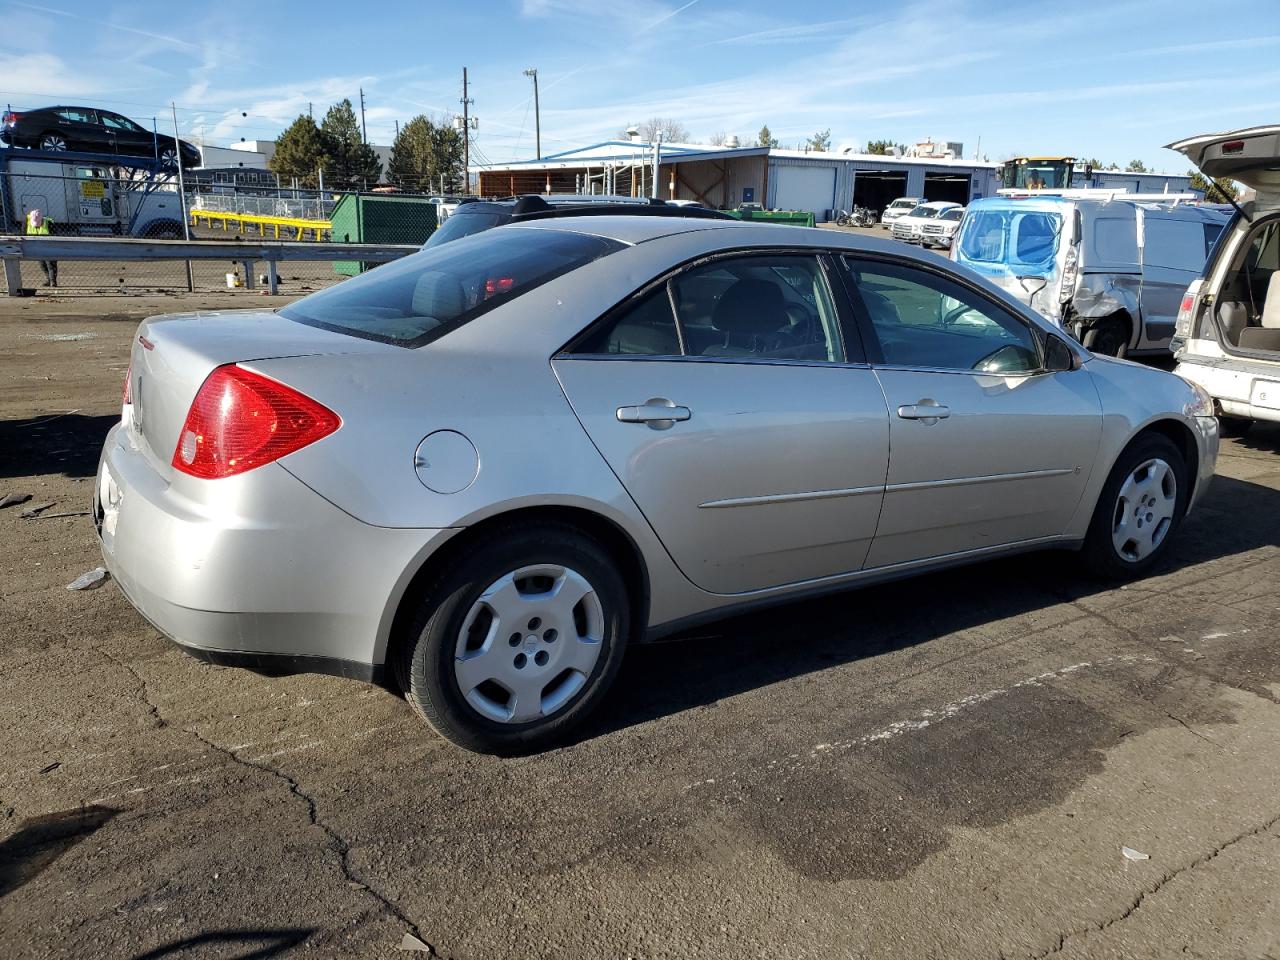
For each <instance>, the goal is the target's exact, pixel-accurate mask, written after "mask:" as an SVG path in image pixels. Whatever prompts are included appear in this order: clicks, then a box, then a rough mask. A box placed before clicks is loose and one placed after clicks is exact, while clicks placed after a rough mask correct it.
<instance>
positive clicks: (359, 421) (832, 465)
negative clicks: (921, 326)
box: [95, 217, 1217, 676]
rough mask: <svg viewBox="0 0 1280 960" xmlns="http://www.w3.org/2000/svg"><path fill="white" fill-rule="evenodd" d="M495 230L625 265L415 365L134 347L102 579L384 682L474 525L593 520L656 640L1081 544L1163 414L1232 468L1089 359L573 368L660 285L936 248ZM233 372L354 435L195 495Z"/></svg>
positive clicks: (172, 630) (635, 363)
mask: <svg viewBox="0 0 1280 960" xmlns="http://www.w3.org/2000/svg"><path fill="white" fill-rule="evenodd" d="M497 230H501V231H514V230H526V231H527V230H582V231H586V232H591V233H593V234H600V235H604V236H610V237H613V238H614V239H617V240H620V241H622V242H624V243H627V244H630V246H628V247H626V248H624V249H622V250H620V251H618V252H616V253H613V254H610V255H609V256H607V257H604V258H602V259H600V260H597V261H595V262H592V263H589V264H587V265H586V266H584V267H582V268H580V269H578V270H575V271H572V272H570V273H568V274H565V275H563V276H561V277H559V278H557V279H555V280H552V281H550V282H548V283H545V284H543V285H542V286H539V287H536V288H534V289H531V290H530V291H528V292H527V293H525V294H524V295H523V296H520V297H518V298H515V299H514V300H512V301H511V302H509V303H506V304H504V305H502V306H499V307H496V308H494V309H492V310H490V311H489V312H487V313H484V314H483V315H481V316H479V317H477V318H475V319H474V320H472V321H471V322H469V323H467V324H466V325H464V326H462V327H460V328H459V329H457V330H454V331H453V332H451V333H449V334H448V335H447V336H445V337H443V338H442V339H440V340H437V341H436V342H433V343H431V344H429V345H427V346H424V347H421V348H418V349H405V348H402V347H398V346H391V345H388V344H385V343H380V342H375V341H371V340H364V339H360V338H357V337H349V336H345V335H341V334H331V333H328V332H326V331H322V330H317V329H314V328H311V327H308V326H303V325H301V324H297V323H294V322H293V321H288V320H285V319H284V318H281V317H278V316H275V315H272V314H269V313H262V314H226V315H220V316H209V317H190V316H188V317H176V318H155V319H152V320H149V321H147V322H146V323H145V324H144V325H143V326H142V327H141V328H140V334H141V336H142V337H143V338H144V339H146V340H147V342H148V343H150V344H151V348H150V349H148V348H147V346H146V345H145V344H143V343H141V342H137V343H135V347H134V352H133V360H134V364H135V368H136V369H135V380H134V389H135V390H137V385H138V379H137V376H138V373H139V372H140V373H141V378H142V385H141V395H142V398H143V402H142V404H141V407H140V411H141V421H142V422H141V425H140V426H139V425H138V424H136V423H133V422H132V419H133V415H134V414H135V413H137V412H138V410H137V408H135V409H134V410H132V411H131V408H130V407H128V406H127V407H126V408H125V411H126V412H125V416H124V420H123V422H122V424H121V425H119V426H117V427H116V428H114V429H113V430H112V432H111V434H110V436H109V437H108V442H107V444H106V447H105V448H104V451H103V460H102V466H101V469H100V474H99V482H98V490H97V497H96V499H97V500H98V501H99V504H98V506H97V507H96V508H95V511H96V514H97V519H98V521H99V526H100V529H101V531H102V533H101V537H102V545H103V553H104V557H105V558H106V562H107V565H108V567H109V568H110V569H111V571H112V572H113V574H115V575H116V577H117V578H118V580H119V581H120V583H121V586H122V587H123V588H124V589H125V591H126V592H127V593H128V594H129V596H130V597H131V598H132V599H133V601H134V603H135V604H136V605H137V606H138V607H139V608H140V609H141V610H142V611H143V613H144V614H145V615H146V616H147V617H148V618H149V619H151V620H152V622H153V623H154V624H156V626H157V627H158V628H159V629H160V630H162V631H163V632H165V633H166V634H168V635H170V636H171V637H173V638H174V639H175V640H178V641H179V642H181V643H183V644H185V645H187V646H189V647H196V648H203V649H204V650H206V651H207V650H221V651H232V652H239V653H252V654H270V655H275V656H294V657H303V658H305V657H310V658H314V659H316V660H317V661H318V660H320V659H328V660H331V661H333V662H335V663H339V664H345V665H346V666H344V667H342V668H341V669H340V670H339V672H351V673H354V674H355V675H361V676H365V675H373V674H374V673H376V672H377V668H378V667H379V666H380V665H381V664H382V663H383V661H384V660H385V658H386V654H387V647H388V643H389V640H390V637H391V633H392V627H393V623H394V620H395V616H396V613H397V611H398V610H399V609H400V605H401V602H402V600H403V598H404V595H405V591H406V589H407V588H408V586H409V585H410V582H411V581H412V578H413V577H414V575H415V574H416V573H417V572H418V570H419V569H420V568H421V567H422V565H423V564H424V563H426V562H427V561H429V560H430V558H431V557H432V556H433V555H434V553H435V552H436V551H437V550H438V549H439V548H440V547H441V546H442V545H444V544H446V543H448V542H449V541H450V540H451V539H453V538H454V537H457V536H458V535H459V534H460V533H461V532H462V531H463V530H464V529H465V528H467V527H470V526H473V525H475V524H478V523H481V522H485V521H488V520H492V519H494V518H498V517H501V516H506V515H509V514H512V513H518V512H520V511H524V510H529V509H545V508H548V507H556V508H560V509H571V510H578V511H583V512H585V513H589V514H591V515H592V516H594V517H598V518H600V519H601V520H603V521H605V522H608V523H609V524H611V525H613V526H614V527H615V528H616V529H617V530H618V531H620V533H621V534H623V535H624V536H625V537H626V539H627V540H629V541H630V543H632V544H633V545H634V546H635V548H636V551H637V553H638V555H639V556H640V558H642V561H643V565H644V573H645V579H646V581H647V597H646V598H645V599H646V602H647V623H648V632H649V634H650V635H657V634H661V633H664V632H668V631H670V630H674V629H676V628H677V627H679V626H680V625H681V624H687V623H690V622H693V621H695V620H697V619H699V618H707V617H712V616H716V615H718V614H719V613H721V612H724V611H726V610H728V609H730V608H733V607H736V606H739V605H742V604H745V603H754V602H774V601H780V600H784V599H788V598H793V597H798V596H803V595H807V594H810V593H813V592H817V591H823V590H828V589H834V588H838V587H841V586H844V585H847V584H853V583H859V582H873V581H877V580H882V579H886V578H889V577H894V576H903V575H906V574H908V573H911V572H914V571H917V570H919V569H924V568H934V567H940V566H946V565H950V564H954V563H959V562H968V561H971V560H975V559H980V558H982V557H986V556H991V555H993V554H996V553H1001V552H1011V551H1017V550H1024V549H1030V548H1034V547H1043V546H1051V545H1070V544H1072V543H1077V542H1079V541H1080V540H1081V539H1083V537H1084V535H1085V532H1086V530H1087V527H1088V521H1089V517H1090V516H1091V514H1092V510H1093V505H1094V503H1095V502H1096V499H1097V496H1098V493H1099V491H1100V489H1101V485H1102V484H1103V482H1104V481H1105V478H1106V474H1107V471H1108V470H1109V467H1110V464H1111V462H1112V461H1113V460H1114V459H1115V457H1116V456H1117V455H1118V454H1119V452H1120V450H1122V449H1123V447H1124V445H1125V444H1126V443H1128V442H1129V440H1131V439H1132V437H1133V436H1134V434H1135V433H1136V432H1137V431H1139V430H1140V429H1142V428H1143V427H1144V426H1146V425H1148V424H1150V423H1152V422H1154V421H1156V420H1163V421H1170V420H1173V421H1177V422H1181V423H1183V424H1185V425H1186V426H1187V427H1188V428H1189V429H1190V430H1192V431H1193V433H1194V435H1195V436H1196V438H1197V439H1196V443H1197V446H1198V449H1199V452H1200V458H1199V473H1200V474H1201V475H1202V476H1208V475H1209V474H1210V473H1211V472H1212V465H1213V457H1214V455H1215V453H1216V442H1217V441H1216V425H1215V426H1214V427H1212V428H1211V427H1210V426H1208V425H1207V424H1214V421H1212V419H1211V418H1210V419H1209V420H1208V421H1207V424H1206V422H1205V421H1204V420H1202V419H1198V418H1196V417H1195V416H1193V415H1190V414H1188V413H1186V412H1185V411H1187V410H1190V409H1191V406H1192V405H1193V404H1194V401H1195V394H1194V392H1193V391H1192V388H1191V387H1190V386H1189V385H1187V384H1186V383H1185V382H1183V381H1181V380H1179V379H1177V378H1175V377H1171V376H1169V375H1168V374H1164V373H1160V372H1158V371H1153V370H1148V369H1146V368H1142V367H1136V366H1133V365H1130V364H1124V363H1109V362H1106V361H1103V360H1100V359H1090V355H1089V354H1088V353H1087V352H1086V351H1084V350H1083V349H1082V348H1080V347H1079V346H1078V345H1074V344H1071V345H1069V349H1071V350H1072V351H1073V352H1074V353H1075V354H1076V356H1077V360H1078V364H1079V368H1078V369H1075V370H1072V371H1066V372H1063V373H1058V374H1042V375H1037V376H1032V377H1022V378H1004V377H992V376H979V375H975V374H956V373H954V372H952V373H948V374H945V375H943V374H938V375H936V376H935V375H934V374H931V373H929V372H927V371H926V372H922V371H907V370H895V369H891V368H888V367H881V368H878V369H877V368H876V367H874V366H868V365H865V364H857V363H850V364H815V363H807V362H795V361H782V362H742V361H738V360H734V359H732V358H716V359H711V358H685V359H679V360H668V361H660V360H654V359H651V358H636V359H634V360H626V359H621V358H617V359H610V360H595V361H591V360H585V359H577V358H571V357H568V356H566V355H564V354H563V349H564V346H565V344H567V343H568V342H569V341H570V340H571V339H572V338H574V337H575V336H576V335H577V334H578V333H579V332H580V331H581V330H583V329H584V328H585V327H586V326H588V325H589V324H590V323H591V322H592V321H594V320H595V319H596V318H597V317H599V316H600V315H601V314H602V313H604V312H605V311H606V310H608V309H609V308H611V307H612V306H614V305H615V304H617V303H619V302H621V301H623V300H624V299H626V298H627V297H629V296H630V295H631V294H632V293H633V292H634V291H636V290H637V289H639V288H641V287H643V286H644V285H645V284H647V283H649V282H651V281H652V280H653V279H654V278H655V277H658V276H661V275H663V274H665V273H667V272H669V271H671V270H672V269H674V268H677V267H679V266H680V265H682V264H688V263H692V262H696V261H698V260H699V259H700V258H704V257H706V256H709V255H714V254H721V253H723V252H725V251H727V250H730V249H741V250H747V251H750V250H777V249H787V250H801V251H803V250H813V251H823V250H835V251H849V252H860V253H862V254H869V255H876V256H882V257H889V258H892V259H894V260H895V261H897V262H900V263H907V264H912V263H914V264H917V265H919V266H921V267H928V268H930V269H934V270H937V269H939V268H940V267H942V266H943V262H942V261H941V260H940V259H939V258H938V257H937V256H936V255H934V254H932V253H928V252H917V251H915V250H913V249H911V248H906V247H903V246H902V245H900V244H897V243H894V242H892V241H889V240H875V239H868V238H864V237H857V236H854V235H847V234H838V233H835V232H832V231H823V230H808V229H803V228H785V229H784V228H780V227H777V226H775V225H761V224H740V223H728V222H720V221H701V220H699V221H678V220H669V219H666V220H659V219H657V218H652V219H641V218H626V217H589V218H588V217H584V218H581V219H575V220H567V219H563V220H555V221H538V222H533V223H529V224H523V225H520V226H504V227H499V228H497ZM467 242H469V241H468V240H460V241H458V243H459V244H462V243H467ZM429 255H430V254H429V253H428V254H417V255H416V256H429ZM966 282H971V281H966ZM982 289H983V290H984V291H985V293H986V295H987V296H990V297H991V298H992V299H993V300H995V301H997V302H999V303H1002V304H1003V305H1004V306H1005V307H1006V308H1007V309H1010V310H1013V311H1015V312H1017V313H1019V314H1020V315H1021V316H1023V317H1024V318H1025V319H1026V321H1027V322H1028V323H1030V324H1032V325H1034V326H1037V327H1039V328H1041V329H1042V330H1044V331H1046V332H1048V331H1051V330H1053V329H1054V328H1053V325H1052V324H1051V323H1050V322H1048V321H1046V320H1044V319H1043V318H1041V317H1038V316H1035V315H1029V314H1028V312H1027V311H1026V308H1025V307H1022V306H1021V305H1019V304H1018V303H1017V301H1015V300H1014V299H1013V298H1012V297H1010V296H1008V295H1007V294H1005V293H1002V292H1000V291H997V290H994V289H991V288H989V287H983V288H982ZM227 362H240V363H241V364H242V365H243V366H245V367H248V368H250V369H253V370H255V371H257V372H259V373H261V374H263V375H266V376H269V377H272V378H275V379H278V380H280V381H281V382H283V383H286V384H288V385H289V386H291V387H293V388H294V389H296V390H299V391H301V392H302V393H304V394H306V395H307V396H309V397H311V398H313V399H314V400H316V401H318V402H320V403H322V404H325V405H326V406H328V407H330V408H331V409H333V410H335V411H337V412H338V413H339V414H340V416H341V417H342V421H343V422H342V426H341V428H340V429H338V430H337V432H335V433H333V434H331V435H329V436H327V437H325V438H324V439H322V440H320V441H318V442H316V443H313V444H311V445H310V446H307V447H305V448H303V449H301V450H298V451H295V452H294V453H291V454H289V455H288V456H286V457H284V458H283V459H281V460H279V461H278V462H276V463H273V464H269V465H267V466H264V467H260V468H258V469H255V470H252V471H249V472H247V473H244V474H241V475H238V476H235V477H231V478H227V479H223V480H216V481H204V480H198V479H195V478H193V477H189V476H187V475H185V474H181V473H178V472H177V471H175V470H174V469H173V468H172V467H171V466H170V462H171V459H172V456H173V446H174V443H176V437H177V434H178V432H179V431H180V429H181V422H182V418H183V417H184V416H185V413H186V410H187V408H188V406H189V405H190V402H191V399H192V397H193V396H194V393H195V391H196V390H197V389H198V387H199V384H200V382H201V381H202V380H203V378H204V377H205V376H206V375H207V374H208V372H209V371H210V370H211V369H213V367H215V366H217V365H218V364H219V363H227ZM773 391H776V394H773V393H772V392H773ZM944 393H945V397H946V399H947V401H948V402H950V403H952V404H953V405H954V408H955V410H956V415H955V416H953V417H951V418H949V419H947V420H943V421H941V422H938V423H935V424H932V425H925V424H924V423H922V422H915V423H911V424H907V423H906V422H905V421H902V422H899V421H897V419H896V418H893V417H891V416H890V407H893V406H895V405H896V404H898V403H915V402H917V401H919V400H920V399H922V398H923V397H926V396H932V395H935V394H938V395H940V394H944ZM136 397H137V394H136V393H135V402H136ZM655 397H667V398H670V399H671V400H673V401H676V402H679V403H682V404H684V405H686V406H688V407H689V408H690V410H691V417H690V419H689V420H687V421H682V422H678V423H675V424H674V425H673V426H672V427H671V428H670V429H667V430H655V429H652V428H650V427H649V426H647V425H645V424H635V423H625V424H624V423H621V422H619V421H618V420H617V416H616V414H617V408H618V407H621V406H625V405H632V404H643V403H644V402H645V401H646V400H648V399H650V398H655ZM940 399H941V397H940ZM987 402H990V403H991V404H993V405H994V406H993V407H992V408H991V412H990V414H989V416H990V417H991V419H989V420H988V419H987V417H988V413H987V411H986V410H985V409H984V403H987ZM610 418H613V419H612V420H611V419H610ZM1023 418H1025V419H1023ZM442 430H448V431H453V432H455V433H457V434H461V435H462V436H463V437H466V438H467V439H468V440H469V441H470V443H471V445H473V446H474V448H475V450H476V453H477V460H478V468H477V470H476V473H475V477H474V480H473V481H472V482H471V483H470V484H469V485H466V486H465V487H464V488H463V489H460V490H459V491H458V492H456V493H451V494H441V493H438V492H435V491H433V490H431V489H429V488H428V486H426V485H425V484H424V483H423V482H422V480H420V479H419V476H418V469H419V468H420V466H421V465H420V464H419V465H417V466H415V452H416V451H417V450H418V447H419V445H420V444H421V442H422V441H423V439H424V438H425V437H427V436H428V435H430V434H433V433H435V432H437V431H442ZM913 433H914V434H915V435H914V436H913ZM895 438H896V439H895ZM984 450H985V454H984ZM892 451H897V453H896V456H897V457H898V458H899V459H898V460H897V461H895V460H894V459H893V457H892V456H890V453H891V452H892ZM939 452H941V453H942V454H943V456H938V455H937V454H938V453H939ZM886 484H887V486H886ZM935 496H936V497H938V498H939V499H937V500H936V501H935V500H934V499H933V497H935ZM882 500H883V507H884V509H883V517H881V516H880V515H881V512H882V511H881V501H882ZM957 517H959V518H960V519H961V521H962V522H959V523H956V522H955V518H957ZM878 526H882V527H883V529H884V531H886V533H887V536H886V538H885V540H884V541H883V546H878V544H877V537H878V534H877V527H878ZM935 538H936V542H935ZM699 543H701V544H703V545H704V547H705V549H704V550H702V551H699V550H698V546H699ZM939 544H940V545H939ZM635 586H636V589H637V590H644V585H642V584H636V585H635Z"/></svg>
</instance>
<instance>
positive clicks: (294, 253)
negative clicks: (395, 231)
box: [0, 236, 421, 297]
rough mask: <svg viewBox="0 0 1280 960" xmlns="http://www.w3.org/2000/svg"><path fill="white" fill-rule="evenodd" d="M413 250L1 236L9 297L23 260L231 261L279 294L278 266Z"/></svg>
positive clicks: (372, 258) (373, 258) (393, 256)
mask: <svg viewBox="0 0 1280 960" xmlns="http://www.w3.org/2000/svg"><path fill="white" fill-rule="evenodd" d="M420 249H421V247H419V246H416V245H413V244H386V243H296V242H287V241H248V240H241V241H232V240H190V241H188V240H137V239H133V238H124V237H52V236H50V237H42V236H37V237H18V236H0V260H3V261H4V275H5V281H6V282H7V284H8V286H9V296H11V297H16V296H20V291H21V289H22V272H21V270H20V263H21V261H23V260H115V261H119V260H124V261H140V260H177V261H182V260H187V261H190V260H231V261H237V262H240V263H243V264H244V267H245V280H246V284H245V285H246V286H247V287H248V288H250V289H252V288H253V279H254V278H253V265H254V264H255V263H257V262H258V261H262V262H264V263H266V265H267V286H268V289H269V290H270V292H271V293H276V292H278V283H279V273H278V265H279V264H280V263H284V262H289V261H313V262H314V261H328V260H358V261H362V262H364V263H386V262H388V261H391V260H398V259H399V258H400V257H404V256H407V255H409V254H411V253H417V251H418V250H420Z"/></svg>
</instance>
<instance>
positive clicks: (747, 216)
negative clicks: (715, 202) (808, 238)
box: [724, 208, 814, 227]
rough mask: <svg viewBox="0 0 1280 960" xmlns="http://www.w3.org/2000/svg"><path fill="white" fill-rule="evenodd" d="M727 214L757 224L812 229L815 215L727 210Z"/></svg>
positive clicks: (776, 211) (797, 211) (804, 211)
mask: <svg viewBox="0 0 1280 960" xmlns="http://www.w3.org/2000/svg"><path fill="white" fill-rule="evenodd" d="M724 212H725V213H727V214H729V216H731V217H737V218H738V219H739V220H751V221H753V222H757V223H782V224H787V225H789V226H792V227H812V226H813V225H814V218H813V214H812V213H810V212H809V211H808V210H755V209H750V208H748V209H746V210H726V211H724Z"/></svg>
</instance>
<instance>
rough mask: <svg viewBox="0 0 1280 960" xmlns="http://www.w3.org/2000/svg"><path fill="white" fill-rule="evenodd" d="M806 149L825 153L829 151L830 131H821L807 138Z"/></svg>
mask: <svg viewBox="0 0 1280 960" xmlns="http://www.w3.org/2000/svg"><path fill="white" fill-rule="evenodd" d="M807 145H808V147H809V149H810V150H817V151H827V150H830V149H831V130H830V128H828V129H826V130H821V131H819V132H818V133H815V134H814V135H813V136H812V137H810V138H809V140H808V143H807Z"/></svg>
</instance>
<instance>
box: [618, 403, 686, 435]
mask: <svg viewBox="0 0 1280 960" xmlns="http://www.w3.org/2000/svg"><path fill="white" fill-rule="evenodd" d="M691 416H692V413H690V411H689V408H688V407H678V406H676V404H675V403H674V402H672V401H671V400H668V399H667V398H666V397H650V398H649V399H648V400H646V401H645V402H644V403H641V404H635V405H633V406H627V407H619V408H618V420H619V422H621V423H646V424H648V425H649V427H650V428H651V429H653V430H670V429H671V428H672V427H673V426H675V424H676V421H678V420H688V419H689V417H691Z"/></svg>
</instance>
